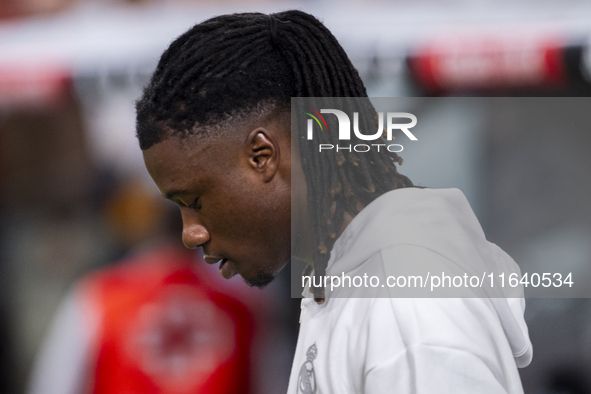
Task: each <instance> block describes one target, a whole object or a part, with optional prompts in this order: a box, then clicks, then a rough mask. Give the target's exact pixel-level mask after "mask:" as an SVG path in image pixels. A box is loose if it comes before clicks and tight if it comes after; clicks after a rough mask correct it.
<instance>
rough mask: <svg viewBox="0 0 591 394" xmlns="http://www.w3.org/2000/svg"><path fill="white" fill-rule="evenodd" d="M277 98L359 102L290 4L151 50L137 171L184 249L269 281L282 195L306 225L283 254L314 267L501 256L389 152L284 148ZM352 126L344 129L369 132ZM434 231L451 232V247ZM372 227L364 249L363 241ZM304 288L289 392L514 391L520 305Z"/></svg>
mask: <svg viewBox="0 0 591 394" xmlns="http://www.w3.org/2000/svg"><path fill="white" fill-rule="evenodd" d="M292 97H316V98H323V97H336V98H338V97H341V98H343V97H355V98H362V99H363V98H367V93H366V90H365V87H364V85H363V83H362V81H361V79H360V77H359V75H358V73H357V71H356V69H355V68H354V67H353V66H352V64H351V62H350V60H349V58H348V57H347V55H346V54H345V52H344V51H343V49H342V48H341V46H340V45H339V43H338V42H337V40H336V39H335V37H334V36H333V35H332V34H331V33H330V32H329V31H328V30H327V29H326V28H325V27H324V25H323V24H322V23H321V22H319V21H318V20H317V19H316V18H314V17H313V16H311V15H308V14H306V13H304V12H301V11H286V12H281V13H277V14H273V15H264V14H258V13H247V14H235V15H224V16H219V17H215V18H212V19H209V20H207V21H205V22H203V23H200V24H198V25H196V26H194V27H193V28H191V29H190V30H189V31H187V32H186V33H185V34H183V35H182V36H180V37H179V38H177V39H176V40H175V41H174V42H173V43H172V44H171V45H170V47H169V48H168V49H167V50H166V51H165V52H164V54H163V55H162V57H161V59H160V62H159V64H158V67H157V69H156V71H155V72H154V75H153V76H152V78H151V81H150V84H149V85H148V86H147V87H146V89H145V91H144V94H143V96H142V98H141V99H140V100H139V101H138V103H137V135H138V138H139V142H140V147H141V149H142V150H143V153H144V160H145V163H146V167H147V169H148V171H149V173H150V175H151V176H152V178H153V179H154V181H155V183H156V184H157V186H158V188H159V189H160V191H161V192H162V194H163V195H164V196H165V197H166V198H169V199H171V200H172V201H174V202H175V203H177V204H178V205H179V207H180V210H181V215H182V218H183V234H182V238H183V242H184V244H185V245H186V246H187V247H189V248H196V247H201V248H203V252H204V255H205V261H206V262H208V263H210V264H214V263H218V262H219V270H220V273H221V275H222V276H224V277H225V278H231V277H232V276H234V275H236V274H240V275H241V276H242V277H243V278H244V280H245V281H246V282H247V283H248V284H250V285H252V286H258V287H263V286H265V285H266V284H268V283H269V282H270V281H271V280H272V279H273V277H274V276H275V275H276V274H277V272H279V271H280V270H281V269H282V268H283V267H284V266H285V265H286V264H287V262H288V261H289V260H290V257H291V246H292V241H293V240H292V238H291V236H290V235H291V232H292V231H291V222H292V211H291V205H292V204H291V203H292V202H293V203H294V204H295V206H296V207H299V208H301V212H305V213H304V214H299V215H298V216H297V217H294V218H293V219H294V223H296V224H298V223H299V222H301V223H309V224H310V226H309V228H310V229H311V233H310V234H309V236H303V235H301V234H299V233H298V234H294V236H295V242H294V244H295V249H296V253H297V254H299V257H302V258H303V259H304V260H306V261H307V262H308V263H310V264H311V265H312V266H313V267H312V268H313V271H314V275H316V276H320V277H322V276H324V275H325V274H327V273H331V272H338V271H339V270H341V271H344V268H343V267H349V268H348V269H350V270H356V269H359V268H360V267H361V268H362V269H365V268H367V269H376V267H377V268H379V269H385V270H386V271H387V270H388V269H389V268H388V267H389V266H391V265H393V264H396V262H397V261H405V262H406V261H410V262H412V261H423V260H437V261H448V260H449V261H454V259H458V256H457V255H455V256H454V255H450V254H449V253H452V252H449V253H448V255H444V254H445V252H442V253H443V255H439V254H437V253H436V252H435V251H437V246H438V245H439V246H441V245H442V244H444V245H447V246H450V245H451V246H450V247H449V248H447V249H445V248H443V249H445V250H451V251H453V250H454V249H460V250H465V253H464V254H466V255H468V256H469V257H470V258H480V257H479V256H481V255H486V254H488V253H489V252H490V253H492V255H494V256H495V259H496V260H495V261H497V262H498V261H501V260H502V261H503V262H505V263H506V264H509V265H511V264H513V265H514V264H515V263H514V262H512V260H511V259H510V257H508V256H506V255H504V254H503V253H502V251H498V250H496V249H494V248H493V246H491V245H492V244H489V243H487V242H486V240H484V235H483V234H481V232H482V231H481V230H479V228H480V227H479V225H478V222H477V221H476V218H475V217H474V214H473V213H472V211H471V209H470V207H469V205H468V203H467V201H466V200H465V198H464V197H463V195H462V194H461V192H459V191H453V190H452V191H450V190H441V191H439V190H431V189H420V188H414V187H413V184H412V182H411V181H410V180H409V179H408V178H407V177H405V176H403V175H401V174H399V173H398V171H397V169H396V165H395V164H396V163H398V164H400V163H401V159H400V158H399V157H398V156H397V155H396V154H385V155H384V154H378V153H374V152H372V153H368V154H366V155H361V156H356V155H348V154H347V152H338V153H336V154H329V155H324V156H322V157H319V156H318V155H314V151H313V150H314V148H313V147H312V146H311V145H310V144H309V143H307V142H306V141H305V140H304V139H302V138H301V137H297V138H295V139H294V140H293V142H292V138H291V130H290V124H291V119H292V117H293V116H296V115H295V114H294V113H292V111H291V108H290V103H291V98H292ZM367 102H368V101H367ZM369 111H370V113H371V111H373V113H374V114H375V110H373V108H369ZM296 118H297V116H296ZM366 118H368V117H366ZM368 119H369V118H368ZM367 122H369V123H367V124H365V123H364V124H362V125H360V128H361V127H363V128H364V129H365V128H367V129H369V128H370V127H375V125H374V123H372V122H371V121H370V120H368V121H367ZM374 130H375V128H374ZM319 138H321V140H320V141H321V142H327V143H330V142H331V141H332V140H331V138H332V139H334V138H335V137H333V136H331V134H330V133H320V136H319ZM333 142H334V141H333ZM352 142H353V141H352ZM292 147H293V148H294V150H293V152H294V153H292ZM325 169H328V170H326V171H324V170H325ZM321 170H323V171H321ZM292 171H293V172H292ZM292 189H293V198H294V201H291V200H292ZM407 206H410V207H412V209H406V208H405V207H407ZM433 217H437V220H438V221H437V222H435V221H434V219H433ZM442 223H443V224H442ZM405 228H411V229H412V230H413V231H411V232H410V233H409V234H410V235H409V234H406V235H405V233H404V232H403V230H404V229H405ZM449 229H454V230H460V231H455V233H462V231H463V233H465V234H466V235H465V239H462V240H460V241H459V243H458V241H457V240H454V239H453V238H452V237H451V236H449V235H448V234H447V233H448V232H450V231H448V230H449ZM384 230H385V233H386V234H387V236H385V237H381V238H379V242H374V243H372V244H370V245H368V243H367V242H366V241H367V238H368V237H367V235H368V234H378V233H383V232H384ZM408 237H411V238H412V237H415V238H412V239H410V238H408ZM396 240H405V241H408V242H411V244H412V245H411V244H400V243H396ZM302 245H304V246H302ZM306 245H307V247H306ZM465 245H468V246H465ZM411 246H412V247H411ZM455 246H457V248H454V247H455ZM432 247H433V248H432ZM478 248H485V249H486V251H483V250H481V249H478ZM442 256H443V257H442ZM312 292H313V296H312V294H311V293H309V292H308V291H306V292H305V297H309V298H305V299H304V300H302V312H301V320H300V321H301V328H300V335H299V339H298V345H297V349H296V354H295V359H294V365H293V369H292V375H291V378H290V384H289V389H288V390H289V393H290V394H296V393H325V394H326V393H334V394H346V393H351V394H353V393H354V394H359V393H390V392H396V393H411V392H412V393H433V392H437V393H452V392H453V393H468V392H470V393H474V392H478V393H507V392H508V393H522V392H523V390H522V387H521V382H520V379H519V375H518V372H517V367H518V366H519V367H522V366H525V365H527V364H528V363H529V361H530V359H531V344H530V342H529V337H528V335H527V327H526V326H525V322H524V320H523V308H524V303H523V300H522V299H519V298H517V299H515V301H514V302H513V301H511V302H509V301H508V300H503V301H502V302H496V303H495V302H492V301H491V300H487V299H478V298H471V299H412V298H405V299H400V298H330V297H328V295H327V294H325V292H324V288H323V287H322V286H313V288H312Z"/></svg>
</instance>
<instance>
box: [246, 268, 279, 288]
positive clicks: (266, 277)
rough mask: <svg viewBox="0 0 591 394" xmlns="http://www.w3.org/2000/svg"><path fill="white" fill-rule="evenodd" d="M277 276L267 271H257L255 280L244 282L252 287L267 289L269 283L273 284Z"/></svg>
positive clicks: (249, 279)
mask: <svg viewBox="0 0 591 394" xmlns="http://www.w3.org/2000/svg"><path fill="white" fill-rule="evenodd" d="M273 279H275V275H273V274H270V273H268V272H265V271H262V270H261V271H257V273H256V275H255V276H254V277H253V278H248V279H247V278H244V281H245V282H246V284H247V285H249V286H250V287H258V288H259V289H263V288H265V287H266V286H267V285H268V284H269V283H271V282H273Z"/></svg>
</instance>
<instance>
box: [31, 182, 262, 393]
mask: <svg viewBox="0 0 591 394" xmlns="http://www.w3.org/2000/svg"><path fill="white" fill-rule="evenodd" d="M129 200H133V201H134V203H135V205H134V207H135V211H134V210H131V211H130V210H126V209H124V208H125V206H127V204H126V201H129ZM142 201H143V202H144V203H145V204H144V203H142ZM148 202H149V198H148V197H147V196H146V195H142V193H141V192H139V191H138V188H137V187H135V188H134V187H133V185H132V186H131V187H127V188H124V192H123V193H122V196H120V198H117V199H115V203H114V204H111V206H110V209H108V210H107V211H109V212H111V213H110V214H108V215H107V217H110V218H111V222H112V224H113V223H115V224H116V226H115V227H117V228H118V229H119V230H120V229H121V228H127V229H128V236H129V239H132V238H133V239H134V242H137V241H139V240H143V242H142V243H143V246H141V247H140V248H139V250H137V246H136V252H135V253H132V254H131V255H130V256H129V257H127V258H124V259H122V260H120V261H118V262H116V263H113V264H110V265H108V266H106V267H104V268H102V269H99V270H97V271H94V272H91V273H90V274H88V275H86V276H85V277H83V278H82V279H81V280H80V281H78V282H77V283H76V285H75V286H74V288H73V290H72V291H71V292H70V293H69V294H68V295H67V296H66V298H65V299H64V301H63V302H62V306H61V308H60V310H59V311H58V313H57V315H56V317H55V319H54V322H53V325H52V328H51V330H50V332H49V334H48V336H47V338H46V340H45V343H44V345H43V346H42V349H41V351H40V353H39V355H38V358H37V362H36V366H35V368H34V370H33V373H32V375H31V380H30V385H29V389H28V392H29V393H31V394H33V393H39V394H41V393H42V394H80V393H93V394H117V393H142V394H150V393H154V394H155V393H159V394H168V393H170V394H173V393H174V394H192V393H209V394H230V393H232V394H236V393H238V394H246V393H250V392H252V391H251V388H252V385H251V384H250V376H251V355H252V354H253V351H252V346H251V344H252V341H251V339H252V336H253V324H254V323H255V322H254V319H255V317H254V313H253V312H252V308H250V309H249V308H248V307H247V305H246V303H248V297H241V301H239V300H238V299H237V298H238V297H236V296H235V295H234V296H232V295H231V294H230V291H228V288H227V287H226V288H225V289H224V288H221V287H220V286H218V285H217V284H216V282H217V281H216V280H212V278H211V274H209V273H208V272H207V271H204V270H203V269H202V266H203V262H202V261H201V258H199V257H198V256H197V255H196V254H195V253H193V252H191V251H188V250H187V249H186V248H184V247H183V245H182V244H181V243H180V242H178V241H177V242H176V243H172V242H170V241H164V240H163V239H160V240H159V241H157V239H158V237H155V236H154V234H153V233H152V234H150V236H149V237H148V239H149V240H150V245H149V246H148V247H146V244H147V242H146V238H145V237H144V236H142V234H139V233H138V234H136V235H137V236H131V232H132V230H131V228H135V229H136V230H137V229H138V228H140V227H142V226H135V227H134V226H132V225H131V223H133V222H134V220H133V218H134V217H136V216H138V215H139V216H138V217H141V218H142V221H145V220H146V218H147V215H148V213H149V212H151V213H152V214H155V213H156V212H157V207H156V206H154V205H153V204H150V203H148ZM138 207H144V208H145V209H138ZM113 212H115V213H116V212H119V214H113ZM121 212H127V213H128V214H126V215H122V214H121ZM129 212H135V213H131V214H129ZM157 216H158V215H157ZM159 217H160V219H162V218H163V216H159ZM116 218H118V219H116ZM160 219H158V220H155V221H156V222H158V221H159V220H160ZM136 224H137V223H136ZM154 224H155V223H154ZM150 227H152V226H151V225H150V226H147V225H146V226H143V228H145V229H146V231H147V232H146V233H145V234H144V235H148V233H150V231H148V229H149V228H150ZM157 227H158V228H160V229H162V228H163V227H165V226H162V223H160V226H157ZM115 233H117V231H115ZM127 246H129V245H127ZM214 274H215V273H214ZM215 275H216V276H217V274H215ZM262 308H263V309H264V305H262Z"/></svg>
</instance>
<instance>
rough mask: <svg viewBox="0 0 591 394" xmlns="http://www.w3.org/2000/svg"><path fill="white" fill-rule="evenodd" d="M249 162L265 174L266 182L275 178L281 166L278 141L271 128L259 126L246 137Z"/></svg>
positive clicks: (264, 179)
mask: <svg viewBox="0 0 591 394" xmlns="http://www.w3.org/2000/svg"><path fill="white" fill-rule="evenodd" d="M246 148H247V149H248V164H249V165H250V166H251V167H252V168H253V169H255V170H256V171H258V172H259V173H260V174H261V175H262V176H263V181H264V182H269V181H271V180H272V179H273V177H274V176H275V174H276V173H277V170H278V168H279V159H280V151H279V144H278V141H276V139H275V138H274V136H273V134H272V133H271V132H269V130H267V129H265V128H263V127H259V128H256V129H254V130H252V131H251V132H250V133H249V134H248V137H247V139H246Z"/></svg>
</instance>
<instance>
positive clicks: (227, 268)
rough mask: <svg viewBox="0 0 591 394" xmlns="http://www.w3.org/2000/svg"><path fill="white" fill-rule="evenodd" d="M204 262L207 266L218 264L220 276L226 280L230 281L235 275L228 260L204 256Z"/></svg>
mask: <svg viewBox="0 0 591 394" xmlns="http://www.w3.org/2000/svg"><path fill="white" fill-rule="evenodd" d="M204 260H205V262H206V263H207V264H216V263H218V262H219V263H220V267H219V270H220V275H222V276H223V277H224V278H226V279H230V278H231V277H233V276H234V275H236V271H235V270H234V268H233V267H232V263H231V262H228V259H226V258H221V257H217V256H205V257H204Z"/></svg>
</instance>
